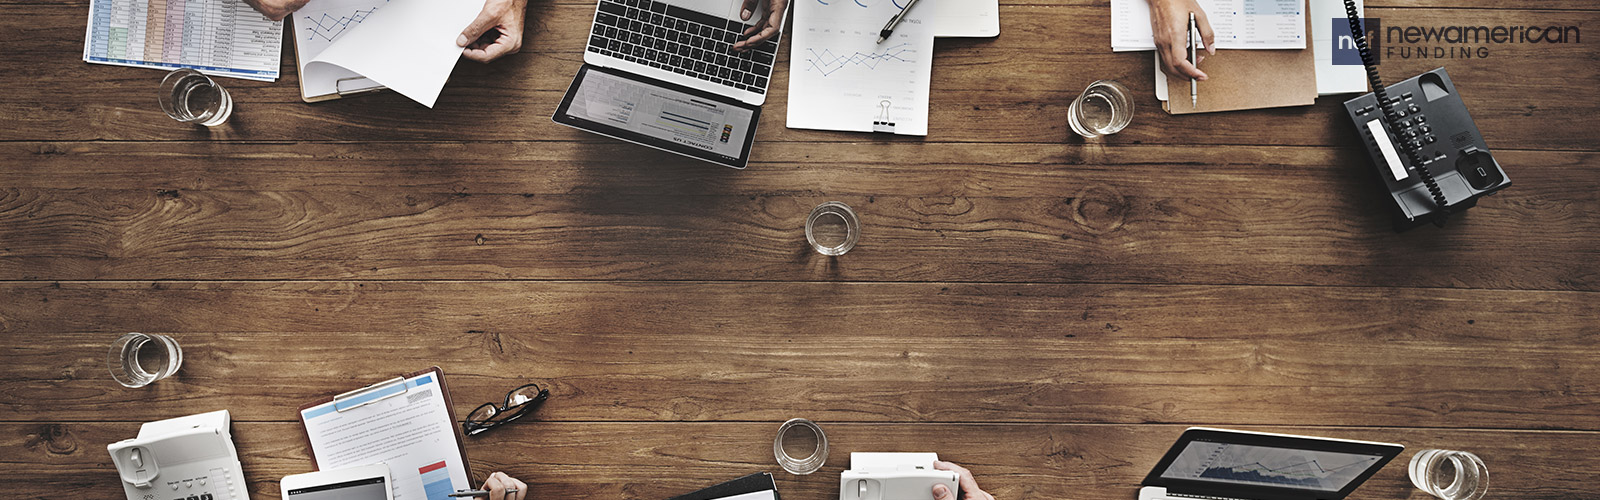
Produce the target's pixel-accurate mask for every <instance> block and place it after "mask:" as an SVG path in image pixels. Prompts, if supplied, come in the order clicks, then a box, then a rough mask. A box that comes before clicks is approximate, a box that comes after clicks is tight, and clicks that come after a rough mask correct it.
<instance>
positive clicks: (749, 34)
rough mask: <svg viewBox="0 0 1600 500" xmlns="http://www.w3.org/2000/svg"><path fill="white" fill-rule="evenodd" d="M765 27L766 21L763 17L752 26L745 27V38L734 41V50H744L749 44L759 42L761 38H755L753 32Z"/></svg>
mask: <svg viewBox="0 0 1600 500" xmlns="http://www.w3.org/2000/svg"><path fill="white" fill-rule="evenodd" d="M766 27H767V21H766V20H765V19H763V20H762V21H761V22H759V23H756V24H755V25H754V26H751V27H749V28H746V29H745V30H744V36H745V39H744V40H739V41H738V42H734V44H733V48H734V49H736V50H746V49H749V48H750V47H751V46H753V45H755V44H758V43H761V39H760V38H757V36H758V35H756V34H755V33H756V32H758V31H761V30H764V29H766Z"/></svg>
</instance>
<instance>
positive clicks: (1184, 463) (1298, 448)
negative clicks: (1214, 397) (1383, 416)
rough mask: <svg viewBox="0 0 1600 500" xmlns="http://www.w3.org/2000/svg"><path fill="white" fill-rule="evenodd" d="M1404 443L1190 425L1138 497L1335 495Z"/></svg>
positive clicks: (1299, 499)
mask: <svg viewBox="0 0 1600 500" xmlns="http://www.w3.org/2000/svg"><path fill="white" fill-rule="evenodd" d="M1404 449H1405V447H1404V446H1401V445H1398V444H1393V443H1375V442H1370V441H1350V440H1345V439H1329V438H1319V437H1310V436H1294V435H1289V434H1271V433H1265V432H1248V431H1231V430H1224V429H1208V428H1204V427H1191V428H1189V429H1188V430H1185V431H1184V432H1183V436H1181V437H1179V438H1178V442H1177V443H1176V444H1173V445H1172V449H1170V450H1167V454H1166V456H1164V457H1162V458H1161V461H1160V462H1157V463H1156V466H1155V468H1154V469H1152V470H1151V471H1150V475H1149V476H1146V477H1145V479H1144V483H1143V486H1142V487H1141V488H1140V489H1139V500H1161V499H1169V498H1171V499H1181V500H1193V499H1195V498H1197V497H1200V498H1222V499H1244V500H1339V499H1342V498H1344V497H1345V496H1347V495H1349V494H1350V492H1351V491H1355V489H1356V487H1357V486H1360V485H1361V483H1362V482H1365V481H1366V480H1367V478H1370V477H1372V475H1373V474H1374V473H1377V472H1378V469H1381V468H1383V465H1384V464H1387V463H1389V461H1390V460H1393V459H1394V457H1395V456H1397V455H1399V454H1400V451H1401V450H1404Z"/></svg>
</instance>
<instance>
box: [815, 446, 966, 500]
mask: <svg viewBox="0 0 1600 500" xmlns="http://www.w3.org/2000/svg"><path fill="white" fill-rule="evenodd" d="M937 460H939V454H937V453H851V454H850V470H847V471H844V473H842V474H839V500H932V499H933V485H935V484H943V485H945V487H947V488H950V492H951V493H955V491H956V477H957V475H956V473H955V472H954V471H947V470H939V469H935V468H933V462H935V461H937Z"/></svg>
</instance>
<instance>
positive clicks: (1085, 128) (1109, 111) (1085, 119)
mask: <svg viewBox="0 0 1600 500" xmlns="http://www.w3.org/2000/svg"><path fill="white" fill-rule="evenodd" d="M1131 121H1133V99H1130V98H1129V97H1128V88H1127V87H1123V86H1122V84H1120V83H1117V82H1115V81H1111V80H1096V81H1095V82H1094V83H1091V84H1089V88H1086V89H1083V93H1082V94H1079V95H1078V98H1077V99H1074V100H1073V101H1072V106H1070V107H1068V108H1067V124H1069V125H1071V126H1072V131H1073V132H1077V133H1078V135H1081V136H1083V137H1084V138H1095V137H1100V136H1103V135H1111V134H1115V133H1117V132H1121V131H1122V129H1123V128H1125V127H1127V126H1128V122H1131Z"/></svg>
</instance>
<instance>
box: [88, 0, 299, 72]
mask: <svg viewBox="0 0 1600 500" xmlns="http://www.w3.org/2000/svg"><path fill="white" fill-rule="evenodd" d="M282 47H283V22H282V21H272V20H270V19H267V18H266V17H265V16H262V15H261V14H260V13H258V12H256V11H255V10H253V9H251V8H250V6H249V5H246V4H245V3H244V2H243V1H242V0H92V1H91V2H90V4H89V23H88V28H87V30H86V32H85V35H84V44H83V60H84V61H86V62H91V63H97V64H111V65H117V66H134V67H143V68H162V69H177V68H192V69H195V70H198V71H201V72H204V73H207V74H211V75H217V76H228V77H235V78H247V79H251V80H261V81H273V80H276V79H277V78H278V62H279V57H280V53H281V52H282Z"/></svg>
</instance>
